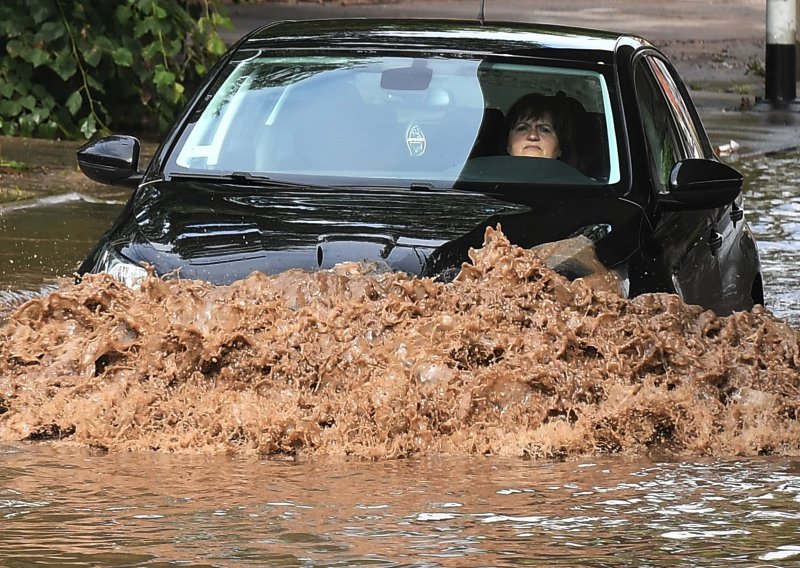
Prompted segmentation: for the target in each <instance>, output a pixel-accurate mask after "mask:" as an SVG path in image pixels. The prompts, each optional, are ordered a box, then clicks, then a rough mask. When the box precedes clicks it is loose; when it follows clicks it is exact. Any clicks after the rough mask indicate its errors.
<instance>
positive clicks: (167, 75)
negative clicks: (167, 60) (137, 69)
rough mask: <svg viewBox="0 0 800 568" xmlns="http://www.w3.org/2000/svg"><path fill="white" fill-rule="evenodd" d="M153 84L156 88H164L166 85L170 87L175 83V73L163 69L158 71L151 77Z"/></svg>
mask: <svg viewBox="0 0 800 568" xmlns="http://www.w3.org/2000/svg"><path fill="white" fill-rule="evenodd" d="M153 82H154V83H155V84H156V86H157V87H166V86H167V85H172V84H173V83H174V82H175V73H173V72H171V71H167V70H166V69H163V68H162V69H158V70H157V71H156V74H155V76H154V77H153Z"/></svg>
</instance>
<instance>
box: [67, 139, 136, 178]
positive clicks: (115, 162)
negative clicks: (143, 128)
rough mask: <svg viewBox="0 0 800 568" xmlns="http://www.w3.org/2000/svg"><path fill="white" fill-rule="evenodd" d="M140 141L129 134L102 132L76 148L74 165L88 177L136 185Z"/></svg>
mask: <svg viewBox="0 0 800 568" xmlns="http://www.w3.org/2000/svg"><path fill="white" fill-rule="evenodd" d="M140 150H141V144H139V140H137V139H136V138H134V137H133V136H120V135H114V136H106V137H104V138H99V139H97V140H93V141H91V142H87V143H86V144H84V145H83V146H81V147H80V148H78V166H80V168H81V171H82V172H83V174H84V175H85V176H86V177H88V178H89V179H91V180H94V181H97V182H100V183H105V184H108V185H121V186H126V187H136V186H137V185H139V183H140V182H141V181H142V176H143V174H142V173H141V172H139V152H140Z"/></svg>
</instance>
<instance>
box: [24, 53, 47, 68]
mask: <svg viewBox="0 0 800 568" xmlns="http://www.w3.org/2000/svg"><path fill="white" fill-rule="evenodd" d="M28 61H30V62H31V64H32V65H33V66H34V67H40V66H42V65H44V64H45V63H49V61H50V52H49V51H47V50H44V49H33V50H31V53H30V57H29V58H28Z"/></svg>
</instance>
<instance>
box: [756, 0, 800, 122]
mask: <svg viewBox="0 0 800 568" xmlns="http://www.w3.org/2000/svg"><path fill="white" fill-rule="evenodd" d="M796 11H797V4H796V2H795V0H767V49H766V79H765V83H764V98H765V99H766V102H768V103H770V104H772V105H773V106H777V107H786V106H791V107H795V106H798V105H797V100H796V99H797V47H796V46H795V42H796V39H795V35H796V33H797V17H796Z"/></svg>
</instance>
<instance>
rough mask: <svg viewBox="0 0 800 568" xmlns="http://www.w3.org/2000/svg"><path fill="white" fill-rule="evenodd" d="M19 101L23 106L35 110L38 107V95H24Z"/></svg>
mask: <svg viewBox="0 0 800 568" xmlns="http://www.w3.org/2000/svg"><path fill="white" fill-rule="evenodd" d="M19 102H20V104H21V105H22V108H26V109H28V110H33V109H35V108H36V97H34V96H33V95H27V96H25V97H22V99H21V100H20V101H19Z"/></svg>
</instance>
